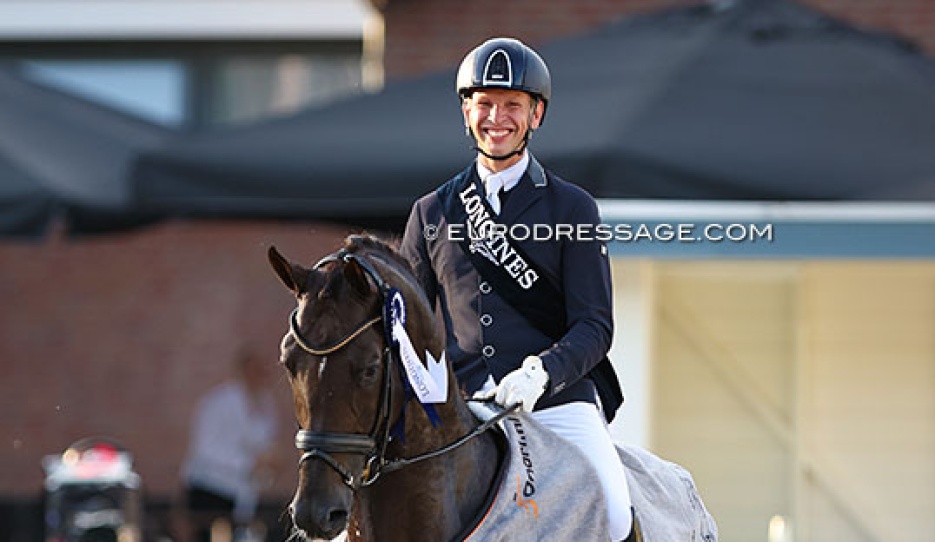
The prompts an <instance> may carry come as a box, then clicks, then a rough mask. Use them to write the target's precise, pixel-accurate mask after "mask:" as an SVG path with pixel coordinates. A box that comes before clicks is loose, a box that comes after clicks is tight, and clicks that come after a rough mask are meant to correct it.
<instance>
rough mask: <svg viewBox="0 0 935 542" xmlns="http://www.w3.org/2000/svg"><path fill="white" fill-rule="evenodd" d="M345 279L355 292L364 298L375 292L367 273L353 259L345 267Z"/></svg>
mask: <svg viewBox="0 0 935 542" xmlns="http://www.w3.org/2000/svg"><path fill="white" fill-rule="evenodd" d="M344 279H345V280H347V283H348V284H349V285H350V286H351V288H353V289H354V291H355V292H357V293H359V294H360V295H361V296H363V297H366V296H367V295H368V294H370V293H371V292H373V289H372V288H371V286H370V280H369V279H368V278H367V271H366V270H365V269H364V268H363V266H361V265H360V264H359V263H357V260H355V259H353V258H351V259H350V260H348V262H347V264H345V266H344Z"/></svg>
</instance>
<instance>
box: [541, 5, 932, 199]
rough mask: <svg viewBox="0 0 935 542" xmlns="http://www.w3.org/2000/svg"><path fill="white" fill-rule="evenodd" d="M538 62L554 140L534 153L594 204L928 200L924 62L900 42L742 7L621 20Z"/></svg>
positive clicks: (793, 9) (807, 16)
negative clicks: (614, 200)
mask: <svg viewBox="0 0 935 542" xmlns="http://www.w3.org/2000/svg"><path fill="white" fill-rule="evenodd" d="M543 54H544V56H545V57H546V58H548V59H550V61H551V63H552V65H553V66H554V72H555V79H556V83H555V85H556V89H555V94H556V102H557V103H556V106H555V109H554V111H555V115H554V117H553V119H552V120H554V121H555V122H554V123H553V127H554V126H555V125H561V129H560V130H555V131H552V132H548V133H544V134H543V136H542V139H541V143H542V147H541V154H543V155H550V156H551V157H553V161H554V162H555V167H556V169H558V170H560V171H563V172H565V173H567V174H568V175H569V176H570V177H572V178H575V179H581V182H582V183H583V184H586V185H588V186H589V187H590V188H591V189H592V190H593V191H594V192H595V193H597V194H599V195H601V196H604V197H641V198H683V199H694V198H701V199H754V200H811V199H821V200H835V199H908V198H913V197H924V198H927V199H933V198H935V187H933V186H932V183H933V182H935V152H932V151H931V149H933V148H935V62H933V61H932V60H931V59H927V58H925V57H922V56H920V55H918V54H917V53H915V52H914V51H912V50H911V48H909V47H907V44H906V42H903V41H900V40H897V39H894V38H892V37H887V36H882V35H874V34H869V33H865V32H860V31H858V30H856V29H853V28H851V27H848V26H846V25H844V24H843V23H840V22H837V21H835V20H833V19H830V18H828V17H827V16H824V15H822V14H820V13H818V12H815V11H813V10H811V9H808V8H806V7H803V6H801V5H798V4H795V3H792V2H783V1H779V0H748V1H746V2H736V3H732V4H720V6H719V7H718V6H715V5H707V6H699V7H692V8H687V9H679V10H672V11H666V12H662V13H659V14H655V15H650V16H645V17H638V18H633V19H630V20H626V21H623V22H621V23H619V24H616V25H613V26H609V27H607V28H605V29H603V30H602V31H600V32H597V33H594V34H591V35H587V36H582V37H580V38H575V39H569V40H565V41H561V42H556V43H555V44H554V45H552V46H550V47H547V48H545V49H543ZM569 102H571V103H569ZM587 104H598V105H597V106H596V107H588V106H587ZM569 133H570V134H576V135H578V134H581V135H582V137H583V139H581V140H579V141H577V142H576V140H575V138H569V137H565V135H564V134H569ZM562 146H570V148H569V150H568V151H567V152H563V151H562Z"/></svg>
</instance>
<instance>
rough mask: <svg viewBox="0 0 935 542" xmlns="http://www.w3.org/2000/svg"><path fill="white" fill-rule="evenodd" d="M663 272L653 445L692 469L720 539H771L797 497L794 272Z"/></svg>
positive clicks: (698, 268) (724, 268)
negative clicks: (776, 518) (773, 525)
mask: <svg viewBox="0 0 935 542" xmlns="http://www.w3.org/2000/svg"><path fill="white" fill-rule="evenodd" d="M659 267H660V271H659V276H658V277H657V288H658V291H657V299H658V304H657V319H658V323H657V326H656V329H657V335H656V344H655V352H656V354H657V355H656V357H655V363H654V373H653V378H654V394H653V397H654V410H653V414H654V420H655V421H656V423H655V424H654V429H653V434H654V435H655V437H656V438H654V446H655V448H656V449H657V450H658V451H659V452H660V453H661V454H662V455H664V456H668V457H670V458H672V459H673V460H676V461H678V462H681V463H683V464H684V465H686V466H687V467H688V468H689V469H690V470H692V472H693V474H694V475H695V477H696V479H697V482H698V484H699V486H700V488H701V489H702V496H703V498H704V499H705V502H706V504H707V505H708V506H709V507H710V508H711V510H712V513H714V514H715V516H716V519H717V521H718V524H719V527H720V530H721V540H723V541H726V542H730V541H737V542H746V541H755V540H765V537H766V532H767V526H768V524H769V519H770V518H771V517H772V516H773V515H776V514H782V515H789V514H790V506H791V505H790V503H791V496H792V495H791V494H792V491H793V479H794V477H793V472H792V461H791V451H790V447H791V444H790V443H789V440H790V438H791V437H790V435H791V432H790V431H789V429H788V424H789V423H790V420H789V418H790V416H791V412H792V409H791V399H790V395H791V393H792V386H793V384H794V381H795V379H794V375H793V372H792V371H793V368H794V364H792V363H790V357H791V356H793V355H794V352H795V341H794V337H793V316H794V299H795V296H794V295H791V292H792V290H793V288H794V282H793V281H792V279H791V278H790V277H794V276H795V275H794V268H790V267H789V266H786V267H784V268H783V269H779V268H777V267H776V266H775V265H770V266H753V268H751V269H746V268H744V269H743V272H742V273H738V269H737V267H736V265H724V264H717V263H711V264H707V263H704V264H684V263H680V264H665V265H660V266H659Z"/></svg>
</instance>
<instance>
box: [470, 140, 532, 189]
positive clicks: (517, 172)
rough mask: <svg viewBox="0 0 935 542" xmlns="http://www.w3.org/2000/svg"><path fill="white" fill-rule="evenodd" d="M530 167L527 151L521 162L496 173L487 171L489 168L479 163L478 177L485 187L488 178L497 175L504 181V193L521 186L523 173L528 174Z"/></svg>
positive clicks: (524, 152)
mask: <svg viewBox="0 0 935 542" xmlns="http://www.w3.org/2000/svg"><path fill="white" fill-rule="evenodd" d="M527 167H529V153H528V152H526V151H525V150H524V151H523V157H522V158H520V159H519V162H516V163H515V164H513V165H512V166H510V167H508V168H506V169H504V170H503V171H499V172H496V173H494V172H493V171H491V170H489V169H487V166H485V165H483V164H481V163H480V162H479V161H478V162H477V175H478V176H479V177H480V178H481V180H482V181H484V186H485V187H486V185H487V178H488V177H490V176H491V175H497V176H498V177H500V178H501V179H503V191H504V192H506V191H508V190H510V189H512V188H513V187H514V186H516V185H517V184H519V180H520V179H521V178H522V177H523V173H526V168H527Z"/></svg>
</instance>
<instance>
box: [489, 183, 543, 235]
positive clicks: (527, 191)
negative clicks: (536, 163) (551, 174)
mask: <svg viewBox="0 0 935 542" xmlns="http://www.w3.org/2000/svg"><path fill="white" fill-rule="evenodd" d="M511 192H512V193H511V194H510V197H509V198H508V199H507V201H506V204H505V205H504V206H503V209H502V210H501V212H500V217H499V218H498V221H499V222H502V223H505V224H512V223H514V222H516V219H517V218H519V216H520V215H522V214H523V213H524V212H525V211H526V210H527V209H529V208H530V207H532V206H533V205H534V204H535V203H536V202H537V201H539V200H540V199H542V192H543V191H542V190H541V189H538V188H536V187H535V186H534V185H533V182H532V179H530V177H529V174H528V173H523V176H522V178H521V179H520V181H519V183H517V185H516V186H515V187H514V188H513V190H512V191H511Z"/></svg>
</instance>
